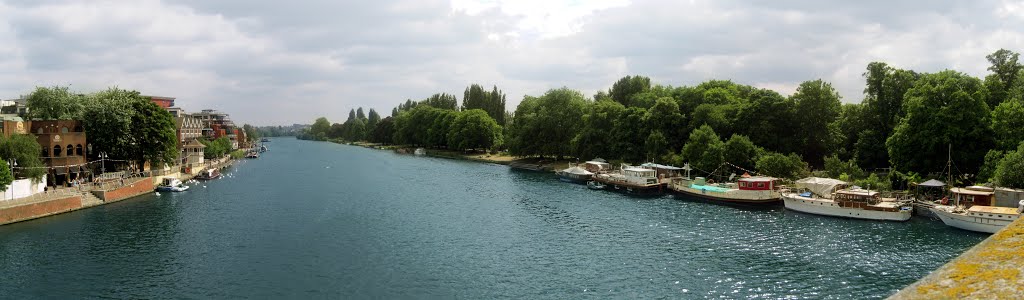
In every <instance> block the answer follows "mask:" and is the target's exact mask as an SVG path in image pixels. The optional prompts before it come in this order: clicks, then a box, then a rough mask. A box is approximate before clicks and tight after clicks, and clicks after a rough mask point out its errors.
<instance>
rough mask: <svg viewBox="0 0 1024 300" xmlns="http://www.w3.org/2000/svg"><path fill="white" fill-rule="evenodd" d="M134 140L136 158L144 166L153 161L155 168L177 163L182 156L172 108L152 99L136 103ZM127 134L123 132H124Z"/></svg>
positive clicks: (133, 147)
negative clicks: (164, 106)
mask: <svg viewBox="0 0 1024 300" xmlns="http://www.w3.org/2000/svg"><path fill="white" fill-rule="evenodd" d="M132 108H133V110H134V111H133V114H132V117H131V122H132V126H131V130H130V131H129V135H130V136H131V137H132V138H133V142H132V144H131V149H132V150H131V153H133V154H134V155H133V156H132V158H134V159H135V161H136V162H138V165H139V166H140V167H141V166H143V165H145V164H146V162H149V163H150V166H151V167H152V168H157V167H162V166H164V165H170V164H174V163H175V161H177V158H178V136H177V126H175V124H174V117H173V116H171V113H170V112H167V110H165V109H163V108H161V107H160V106H158V105H156V103H153V102H152V101H149V100H139V101H135V102H133V103H132ZM122 134H123V133H122Z"/></svg>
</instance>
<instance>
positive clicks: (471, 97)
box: [462, 84, 505, 126]
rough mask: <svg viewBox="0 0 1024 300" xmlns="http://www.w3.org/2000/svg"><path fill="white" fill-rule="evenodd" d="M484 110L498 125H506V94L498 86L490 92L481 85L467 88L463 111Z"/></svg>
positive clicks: (464, 95) (463, 100)
mask: <svg viewBox="0 0 1024 300" xmlns="http://www.w3.org/2000/svg"><path fill="white" fill-rule="evenodd" d="M470 109H482V110H484V111H486V112H487V115H489V116H491V118H493V119H494V121H496V122H498V125H502V126H504V125H505V94H504V93H502V92H501V90H498V86H494V88H493V89H492V90H491V91H490V92H488V91H486V90H484V88H483V87H482V86H480V85H479V84H472V85H470V86H469V87H467V88H466V91H465V92H464V93H463V97H462V110H464V111H465V110H470Z"/></svg>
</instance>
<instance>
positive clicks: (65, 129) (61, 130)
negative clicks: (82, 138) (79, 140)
mask: <svg viewBox="0 0 1024 300" xmlns="http://www.w3.org/2000/svg"><path fill="white" fill-rule="evenodd" d="M60 133H68V128H67V127H61V128H60Z"/></svg>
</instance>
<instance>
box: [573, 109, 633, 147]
mask: <svg viewBox="0 0 1024 300" xmlns="http://www.w3.org/2000/svg"><path fill="white" fill-rule="evenodd" d="M625 110H626V107H625V106H622V104H619V103H618V102H615V101H611V100H602V101H597V102H593V103H588V105H587V107H586V109H585V111H586V113H585V114H584V115H583V118H582V122H583V124H582V125H581V126H580V131H579V133H578V134H577V135H576V137H575V138H574V139H573V140H572V145H573V146H572V147H573V153H574V154H575V155H576V157H581V158H587V159H590V158H595V157H606V158H609V159H611V158H618V157H620V156H619V154H618V153H617V152H616V148H615V144H616V140H615V138H614V136H613V135H612V134H611V133H612V132H613V130H614V129H615V120H616V119H618V118H619V116H620V115H622V113H623V112H625Z"/></svg>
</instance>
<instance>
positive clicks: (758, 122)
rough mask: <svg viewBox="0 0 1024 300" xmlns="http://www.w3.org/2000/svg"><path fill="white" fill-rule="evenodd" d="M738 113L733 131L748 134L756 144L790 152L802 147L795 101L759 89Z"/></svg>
mask: <svg viewBox="0 0 1024 300" xmlns="http://www.w3.org/2000/svg"><path fill="white" fill-rule="evenodd" d="M743 103H744V104H743V105H742V106H740V108H739V110H738V111H737V114H736V120H735V121H734V123H735V124H736V125H735V126H730V127H732V128H733V130H734V132H736V133H738V134H741V135H745V136H747V137H749V138H750V141H751V142H753V143H754V144H755V145H758V146H761V147H764V148H766V149H769V150H772V151H777V152H783V153H789V152H795V151H796V150H798V147H799V139H800V135H799V134H798V133H797V131H796V130H797V129H796V126H793V123H794V120H796V119H797V117H796V103H794V102H793V100H792V99H787V98H785V97H783V96H782V95H779V93H777V92H775V91H771V90H765V89H756V90H752V91H751V92H750V94H749V98H748V100H747V101H744V102H743Z"/></svg>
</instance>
